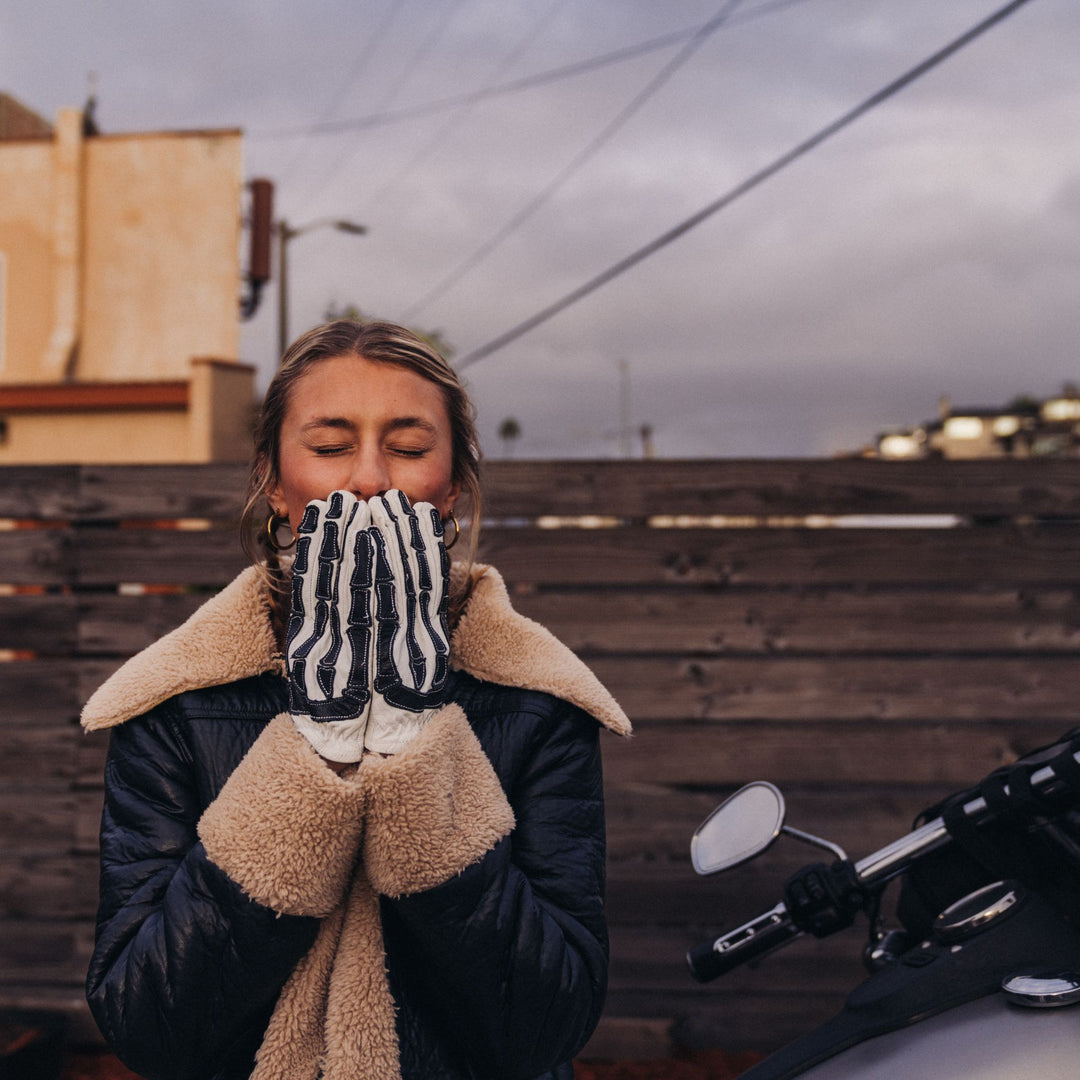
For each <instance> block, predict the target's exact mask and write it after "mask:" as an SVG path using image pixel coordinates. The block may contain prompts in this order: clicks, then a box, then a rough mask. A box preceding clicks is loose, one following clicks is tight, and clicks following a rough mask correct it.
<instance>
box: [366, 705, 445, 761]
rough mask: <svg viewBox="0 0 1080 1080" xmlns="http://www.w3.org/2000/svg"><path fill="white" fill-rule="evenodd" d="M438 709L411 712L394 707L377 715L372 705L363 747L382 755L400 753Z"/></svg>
mask: <svg viewBox="0 0 1080 1080" xmlns="http://www.w3.org/2000/svg"><path fill="white" fill-rule="evenodd" d="M438 711H439V710H438V709H426V710H424V712H419V713H411V712H404V711H398V710H396V709H395V710H393V711H390V712H387V713H384V714H382V715H379V713H378V712H377V711H376V709H375V707H374V705H373V707H372V710H371V712H372V716H371V720H370V722H369V723H368V729H367V734H366V735H365V736H364V749H365V750H371V751H373V752H374V753H376V754H383V755H391V754H399V753H401V751H402V750H404V749H405V747H406V746H408V745H409V743H411V742H412V741H413V739H415V738H416V736H417V735H419V734H420V732H421V731H422V730H423V728H424V725H425V724H427V722H428V721H429V720H430V719H431V718H432V717H433V716H434V715H435V714H436V713H437V712H438Z"/></svg>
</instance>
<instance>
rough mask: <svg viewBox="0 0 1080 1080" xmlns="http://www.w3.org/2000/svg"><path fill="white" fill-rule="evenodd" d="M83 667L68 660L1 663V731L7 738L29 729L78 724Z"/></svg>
mask: <svg viewBox="0 0 1080 1080" xmlns="http://www.w3.org/2000/svg"><path fill="white" fill-rule="evenodd" d="M79 673H80V664H79V662H78V661H73V660H69V659H67V658H59V659H55V660H23V661H16V662H14V663H10V664H2V663H0V702H3V708H2V709H0V731H2V732H3V737H4V738H5V739H7V738H9V737H11V738H15V737H17V736H18V735H19V733H20V732H21V733H23V734H25V733H26V732H27V729H28V728H31V727H44V726H45V725H49V724H62V723H66V722H68V721H74V719H75V718H76V717H77V716H78V714H79V708H80V699H79V693H78V679H79Z"/></svg>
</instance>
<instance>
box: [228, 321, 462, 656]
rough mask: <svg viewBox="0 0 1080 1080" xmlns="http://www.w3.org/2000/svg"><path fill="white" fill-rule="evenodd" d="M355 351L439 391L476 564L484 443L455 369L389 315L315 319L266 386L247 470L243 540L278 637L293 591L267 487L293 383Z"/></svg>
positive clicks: (456, 605) (456, 608)
mask: <svg viewBox="0 0 1080 1080" xmlns="http://www.w3.org/2000/svg"><path fill="white" fill-rule="evenodd" d="M338 356H356V357H360V358H362V359H364V360H369V361H372V362H374V363H377V364H394V365H395V366H397V367H403V368H407V369H408V370H410V371H414V372H416V374H417V375H420V376H421V377H422V378H425V379H427V380H428V381H429V382H433V383H435V384H436V385H437V386H438V387H439V388H440V390H441V391H442V395H443V400H444V401H445V403H446V412H447V416H448V417H449V420H450V432H451V455H452V457H451V461H452V464H451V479H452V481H453V482H454V483H456V484H459V485H460V487H461V491H462V493H463V494H464V495H465V496H466V497H467V500H468V503H467V505H468V520H467V525H466V526H464V527H463V528H462V532H466V533H467V536H466V537H463V538H462V539H464V540H465V551H464V554H465V562H466V564H467V566H468V568H469V570H470V572H469V573H467V574H466V575H465V579H466V581H467V582H471V581H472V578H473V575H472V573H471V568H472V565H473V563H474V561H475V559H476V548H477V544H478V542H479V534H480V520H481V514H482V501H481V495H480V443H479V440H478V439H477V435H476V419H475V415H476V413H475V409H474V408H473V404H472V401H471V400H470V399H469V395H468V394H467V392H466V390H465V387H464V386H463V385H462V382H461V380H460V379H459V378H458V374H457V372H456V371H455V370H454V369H453V368H452V367H451V366H450V364H449V363H448V362H447V361H446V360H445V359H444V358H443V356H442V355H441V354H440V353H439V352H438V351H437V350H436V349H435V348H433V347H432V345H431V344H429V343H428V342H427V341H425V340H424V339H423V338H421V337H419V336H418V335H417V334H414V333H413V332H412V331H411V330H407V329H405V327H403V326H397V325H395V324H394V323H388V322H368V323H362V322H356V321H354V320H352V319H338V320H335V321H334V322H329V323H325V324H324V325H322V326H316V327H315V328H314V329H313V330H309V331H308V332H307V333H306V334H303V335H302V336H301V337H299V338H297V339H296V341H294V342H293V344H292V345H290V346H289V348H288V350H287V351H286V353H285V355H284V357H282V360H281V366H280V367H279V368H278V370H277V372H276V374H275V375H274V377H273V378H272V379H271V380H270V385H269V386H268V387H267V390H266V396H265V397H264V398H263V403H262V408H261V409H260V410H259V415H258V417H257V419H256V423H255V431H254V441H255V448H254V456H253V458H252V463H251V470H250V472H249V474H248V488H247V501H246V502H245V504H244V510H243V514H242V517H241V543H242V545H243V548H244V551H245V552H246V553H247V555H248V557H249V558H250V559H251V560H252V561H253V562H254V563H255V564H256V565H257V566H259V567H261V568H263V571H264V573H265V574H266V575H267V578H268V581H269V584H270V586H271V590H270V595H271V612H272V616H273V621H274V628H275V631H276V632H277V635H278V640H279V641H281V640H282V639H283V635H284V627H285V623H286V621H287V619H288V614H289V612H288V606H289V591H288V583H287V581H286V574H285V572H284V570H283V568H282V565H281V562H280V560H279V559H278V554H277V552H276V551H275V550H274V549H273V548H272V547H271V546H270V543H269V536H268V532H267V521H268V519H269V517H270V515H271V514H272V513H273V511H272V508H271V507H270V505H269V502H268V501H267V493H268V492H269V491H270V490H271V489H272V488H274V487H275V486H276V485H277V483H278V478H279V475H280V465H281V462H280V454H281V426H282V423H283V422H284V420H285V415H286V413H287V412H288V408H289V403H290V401H291V397H292V391H293V387H295V386H296V384H297V383H298V382H299V381H300V380H301V379H302V378H303V377H304V376H305V375H306V374H307V373H308V371H310V370H311V368H312V367H313V366H314V365H315V364H318V363H319V362H320V361H323V360H330V359H332V358H334V357H338ZM469 591H470V590H469V588H466V589H465V590H464V591H463V593H462V594H459V595H455V596H453V597H451V600H450V613H449V622H450V626H451V628H453V626H455V625H456V624H457V620H458V619H459V618H460V616H461V612H462V610H463V609H464V606H465V603H466V602H467V600H468V594H469Z"/></svg>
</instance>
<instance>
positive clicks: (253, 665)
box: [82, 563, 630, 735]
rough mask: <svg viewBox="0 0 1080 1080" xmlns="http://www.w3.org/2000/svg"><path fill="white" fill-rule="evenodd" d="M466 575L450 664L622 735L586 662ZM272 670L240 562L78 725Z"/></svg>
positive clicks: (263, 613) (265, 624) (107, 720)
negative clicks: (563, 705) (559, 704)
mask: <svg viewBox="0 0 1080 1080" xmlns="http://www.w3.org/2000/svg"><path fill="white" fill-rule="evenodd" d="M466 573H467V568H466V567H465V566H464V565H462V564H459V563H455V564H454V566H453V567H452V569H451V584H450V587H451V590H454V591H457V590H460V589H461V588H463V587H464V584H465V575H466ZM472 575H473V578H474V580H475V584H474V586H473V591H472V595H471V596H470V598H469V602H468V606H467V607H466V609H465V613H464V614H463V615H462V617H461V620H460V622H459V623H458V626H457V629H456V630H455V631H454V635H453V639H452V641H451V647H450V656H451V663H452V665H453V666H454V667H455V668H457V669H459V670H462V671H465V672H467V673H468V674H470V675H473V676H474V677H476V678H478V679H481V680H484V681H487V682H495V683H500V684H501V685H504V686H514V687H519V688H521V689H528V690H540V691H543V692H545V693H549V694H553V695H555V696H556V697H558V698H561V699H562V700H564V701H569V702H570V703H571V704H574V705H577V706H579V707H580V708H582V709H584V710H585V711H586V712H587V713H589V714H590V715H591V716H593V717H595V718H596V719H597V720H598V721H599V722H600V723H601V724H603V725H604V727H606V728H608V729H609V730H611V731H614V732H616V733H618V734H620V735H628V734H629V733H630V721H629V720H628V719H627V717H626V714H625V713H624V712H623V710H622V709H621V708H620V707H619V705H618V703H617V702H616V701H615V699H614V698H613V697H612V696H611V694H610V693H608V691H607V690H606V689H605V688H604V686H603V685H602V684H601V682H600V680H599V679H597V678H596V676H595V675H594V674H593V673H592V672H591V671H590V670H589V668H588V667H586V665H585V664H584V663H582V661H581V660H579V659H578V658H577V657H576V656H575V655H574V654H573V653H572V652H571V651H570V650H569V649H568V648H567V647H566V646H565V645H563V643H562V642H561V641H559V640H558V639H557V638H556V637H555V636H554V635H553V634H552V633H550V632H549V631H548V630H546V629H545V628H544V627H542V626H541V625H540V624H539V623H536V622H534V621H533V620H532V619H528V618H526V617H525V616H523V615H519V614H518V613H517V612H516V611H514V609H513V607H512V606H511V604H510V598H509V596H508V594H507V591H506V585H505V584H504V582H503V580H502V577H501V576H500V575H499V573H498V571H497V570H495V569H494V568H493V567H489V566H482V565H477V566H475V567H473V570H472ZM282 670H283V662H282V657H281V654H280V652H279V651H278V648H277V643H276V641H275V640H274V634H273V631H272V629H271V625H270V608H269V597H268V593H267V586H266V584H265V583H264V581H263V579H262V577H261V575H260V574H259V572H258V570H257V569H256V568H255V567H249V568H248V569H246V570H244V571H243V572H242V573H241V574H240V575H239V576H238V577H237V578H236V579H235V580H234V581H233V582H232V583H231V584H230V585H228V586H227V587H226V588H225V589H223V590H222V591H221V592H220V593H218V594H217V596H215V597H213V598H212V599H210V600H208V601H207V602H206V603H205V604H203V606H202V607H200V608H199V609H198V611H196V612H195V613H194V614H193V615H192V616H191V618H189V619H188V620H187V622H185V623H183V624H182V625H181V626H178V627H177V628H176V629H175V630H173V631H172V632H171V633H168V634H166V635H165V636H164V637H163V638H161V639H160V640H159V641H156V642H155V643H154V644H153V645H150V646H149V647H148V648H146V649H144V650H143V651H142V652H140V653H138V654H137V655H136V656H133V657H132V658H131V659H130V660H128V661H127V662H126V663H125V664H124V665H123V667H121V668H120V670H119V671H117V672H116V673H115V674H113V675H112V676H111V677H110V678H109V679H108V680H106V682H105V683H103V684H102V685H101V686H100V687H99V688H98V689H97V690H96V691H95V692H94V693H93V694H92V695H91V697H90V699H89V701H87V703H86V707H85V708H84V709H83V713H82V725H83V727H84V728H85V729H86V730H87V731H98V730H101V729H103V728H110V727H115V726H116V725H117V724H122V723H123V722H124V721H125V720H130V719H131V718H132V717H134V716H139V715H141V714H142V713H144V712H147V711H148V710H149V709H152V708H153V707H154V706H155V705H159V704H161V702H163V701H165V700H167V699H168V698H170V697H173V696H174V695H176V694H179V693H183V692H184V691H185V690H195V689H200V688H202V687H207V686H220V685H223V684H225V683H230V682H234V681H236V680H237V679H245V678H249V677H251V676H253V675H259V674H262V673H263V672H266V671H279V672H280V671H282Z"/></svg>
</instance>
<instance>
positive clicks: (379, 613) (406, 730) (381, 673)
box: [285, 490, 450, 762]
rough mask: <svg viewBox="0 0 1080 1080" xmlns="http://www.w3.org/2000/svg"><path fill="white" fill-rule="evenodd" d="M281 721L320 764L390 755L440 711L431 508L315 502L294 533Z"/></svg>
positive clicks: (436, 559)
mask: <svg viewBox="0 0 1080 1080" xmlns="http://www.w3.org/2000/svg"><path fill="white" fill-rule="evenodd" d="M297 533H298V540H297V545H296V558H295V560H294V563H293V580H292V610H291V613H290V616H289V626H288V631H287V634H286V644H285V659H286V668H287V672H288V677H289V711H290V713H291V714H292V718H293V722H294V723H295V724H296V726H297V728H298V730H299V731H300V732H301V734H303V735H304V736H305V738H307V740H308V741H309V742H310V743H311V745H312V746H313V747H314V748H315V750H316V751H317V752H318V753H319V754H321V755H322V756H323V757H325V758H328V759H329V760H331V761H337V762H355V761H359V760H360V757H361V756H362V754H363V751H364V749H365V748H366V749H368V750H374V751H377V752H379V753H383V754H392V753H397V752H398V751H399V750H400V749H402V747H404V746H405V745H406V744H407V743H408V741H409V740H410V739H411V738H412V737H413V736H415V735H416V733H417V732H418V731H419V730H420V729H421V728H422V727H423V725H424V724H425V723H426V722H427V720H428V719H429V718H430V716H431V714H432V713H433V712H434V711H435V710H436V709H437V708H438V707H439V706H440V705H442V704H443V703H444V701H445V696H446V680H447V675H448V673H449V657H450V647H449V634H448V632H447V627H446V599H447V587H448V580H449V579H448V569H449V561H450V560H449V556H448V555H447V553H446V549H445V548H444V547H443V544H442V522H441V521H440V519H439V514H438V511H437V510H436V509H435V508H434V507H433V506H431V505H430V504H429V503H418V504H417V505H416V506H415V507H413V506H411V505H410V504H409V501H408V499H407V498H406V497H405V496H404V495H403V494H402V493H401V492H400V491H396V490H395V491H389V492H387V493H386V495H385V496H376V497H374V498H372V499H371V500H370V501H369V502H366V503H365V502H363V501H362V500H359V499H357V498H356V497H355V496H354V495H351V494H350V493H348V492H345V491H335V492H332V493H331V494H330V496H329V498H328V499H326V500H325V501H324V500H314V501H313V502H311V503H309V504H308V506H307V508H306V509H305V511H304V518H303V521H302V522H301V524H300V528H299V529H298V530H297Z"/></svg>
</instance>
